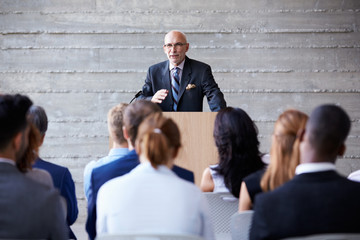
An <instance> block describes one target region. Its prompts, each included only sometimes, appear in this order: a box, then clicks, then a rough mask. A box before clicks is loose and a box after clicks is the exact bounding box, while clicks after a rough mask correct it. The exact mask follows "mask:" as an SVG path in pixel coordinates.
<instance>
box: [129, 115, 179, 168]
mask: <svg viewBox="0 0 360 240" xmlns="http://www.w3.org/2000/svg"><path fill="white" fill-rule="evenodd" d="M180 146H181V139H180V131H179V128H178V126H177V125H176V123H175V122H174V121H173V120H172V119H170V118H166V117H164V116H162V114H161V113H154V114H151V115H150V116H148V117H147V118H146V119H145V120H144V121H143V122H142V123H141V125H140V127H139V134H138V137H137V138H136V149H137V151H138V153H139V152H141V154H144V155H145V156H146V157H147V159H149V161H150V163H151V165H152V166H153V167H154V168H157V166H159V165H161V164H167V163H168V162H169V161H170V160H171V155H170V154H171V153H172V151H171V150H176V151H177V150H178V149H179V148H180Z"/></svg>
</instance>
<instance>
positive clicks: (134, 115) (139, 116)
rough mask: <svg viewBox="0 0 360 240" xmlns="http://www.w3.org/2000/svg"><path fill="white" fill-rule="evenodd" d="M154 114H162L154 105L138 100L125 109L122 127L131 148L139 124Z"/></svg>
mask: <svg viewBox="0 0 360 240" xmlns="http://www.w3.org/2000/svg"><path fill="white" fill-rule="evenodd" d="M156 112H162V111H161V108H160V107H159V106H158V105H157V104H156V103H153V102H151V101H147V100H138V101H136V102H133V103H131V104H129V106H128V107H126V109H125V113H124V125H125V128H126V131H127V133H128V135H129V137H130V141H131V144H132V145H133V146H135V140H136V136H137V132H138V128H139V126H140V124H141V122H142V121H143V120H144V119H145V118H146V117H147V116H149V115H150V114H152V113H156Z"/></svg>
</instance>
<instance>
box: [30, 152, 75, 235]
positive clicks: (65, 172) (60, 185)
mask: <svg viewBox="0 0 360 240" xmlns="http://www.w3.org/2000/svg"><path fill="white" fill-rule="evenodd" d="M33 167H34V168H40V169H43V170H46V171H47V172H49V173H50V175H51V178H52V180H53V183H54V186H55V187H56V188H57V189H59V191H60V194H61V196H63V197H64V198H65V200H66V206H67V215H66V222H67V224H68V226H69V238H70V239H76V236H75V235H74V233H73V231H72V230H71V228H70V226H71V225H72V224H73V223H74V222H75V221H76V219H77V216H78V213H79V210H78V206H77V200H76V194H75V184H74V181H73V179H72V177H71V173H70V171H69V169H67V168H66V167H62V166H59V165H56V164H53V163H50V162H47V161H44V160H42V159H41V158H38V159H37V160H36V162H35V164H34V165H33Z"/></svg>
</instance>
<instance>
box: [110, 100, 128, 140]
mask: <svg viewBox="0 0 360 240" xmlns="http://www.w3.org/2000/svg"><path fill="white" fill-rule="evenodd" d="M127 106H128V104H127V103H120V104H118V105H116V106H115V107H112V108H111V109H110V110H109V112H108V115H107V118H108V127H109V130H110V131H111V132H112V133H113V134H114V136H112V137H113V138H114V139H113V140H115V141H116V142H117V143H119V144H121V143H126V142H127V141H126V139H125V138H124V133H123V130H122V128H123V125H124V111H125V108H126V107H127Z"/></svg>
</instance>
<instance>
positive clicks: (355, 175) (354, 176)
mask: <svg viewBox="0 0 360 240" xmlns="http://www.w3.org/2000/svg"><path fill="white" fill-rule="evenodd" d="M348 179H350V180H352V181H356V182H360V170H357V171H355V172H352V173H350V175H349V176H348Z"/></svg>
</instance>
